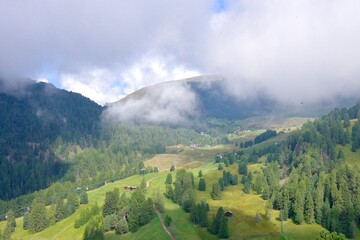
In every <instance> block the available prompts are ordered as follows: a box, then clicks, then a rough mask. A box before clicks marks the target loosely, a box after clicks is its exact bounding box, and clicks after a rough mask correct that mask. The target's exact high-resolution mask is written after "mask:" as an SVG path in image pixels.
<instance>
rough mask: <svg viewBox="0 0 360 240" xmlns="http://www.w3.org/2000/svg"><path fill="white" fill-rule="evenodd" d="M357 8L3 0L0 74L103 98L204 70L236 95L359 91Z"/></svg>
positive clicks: (324, 2)
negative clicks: (256, 90)
mask: <svg viewBox="0 0 360 240" xmlns="http://www.w3.org/2000/svg"><path fill="white" fill-rule="evenodd" d="M359 12H360V1H358V0H317V1H313V0H298V1H296V0H293V1H289V0H277V1H276V0H266V1H263V0H261V1H260V0H248V1H241V0H236V1H235V0H234V1H231V0H228V1H227V0H222V1H218V0H196V1H193V0H182V1H176V2H175V1H166V0H152V1H140V0H131V1H118V0H106V1H104V0H101V1H100V0H77V1H74V0H12V1H8V0H0V32H1V38H0V75H1V76H2V77H3V78H8V79H11V77H9V76H22V77H30V78H33V79H36V80H39V81H49V82H51V83H54V84H55V85H56V86H57V87H60V88H65V89H67V90H72V91H76V92H80V93H81V94H83V95H85V96H87V97H89V98H91V99H93V100H94V101H96V102H98V103H100V104H104V103H106V102H113V101H116V100H118V99H119V98H121V97H122V96H124V95H126V94H129V93H131V92H133V91H134V90H137V89H139V88H141V87H143V86H146V85H149V84H154V83H157V82H161V81H166V80H173V79H181V78H186V77H191V76H195V75H200V74H221V75H223V76H224V77H225V79H226V82H225V83H224V84H225V85H226V86H227V88H228V89H229V91H230V92H231V93H233V94H235V95H238V96H244V95H246V94H248V92H249V91H251V89H253V88H254V87H260V88H262V89H265V90H266V91H269V92H270V93H272V94H273V95H275V96H277V97H278V98H279V99H280V100H286V101H290V100H292V101H299V100H301V101H302V100H308V99H317V98H326V97H329V96H332V95H334V94H338V93H341V92H342V93H347V94H357V93H359V90H360V47H359V44H360V14H359Z"/></svg>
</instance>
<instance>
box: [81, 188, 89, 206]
mask: <svg viewBox="0 0 360 240" xmlns="http://www.w3.org/2000/svg"><path fill="white" fill-rule="evenodd" d="M88 203H89V199H88V194H87V192H86V191H82V192H81V194H80V204H88Z"/></svg>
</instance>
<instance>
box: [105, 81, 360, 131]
mask: <svg viewBox="0 0 360 240" xmlns="http://www.w3.org/2000/svg"><path fill="white" fill-rule="evenodd" d="M224 81H225V79H224V78H223V77H221V76H198V77H193V78H188V79H183V80H178V81H169V82H162V83H158V84H155V85H151V86H147V87H144V88H142V89H139V90H138V91H135V92H134V93H132V94H129V95H128V96H126V97H125V98H123V99H121V100H119V101H117V102H115V103H112V104H109V105H107V106H106V109H105V111H104V116H105V119H108V120H110V121H121V122H136V123H155V124H167V125H187V126H189V125H190V126H193V123H194V120H200V121H202V120H204V119H208V118H216V119H226V120H240V119H245V118H250V117H256V116H269V115H276V116H278V115H284V116H303V117H319V116H321V115H322V114H325V113H326V112H329V111H330V110H331V109H333V108H335V107H339V106H341V107H349V106H351V105H353V104H354V103H355V102H356V100H357V99H354V97H349V96H331V98H329V99H323V100H317V101H312V102H306V101H305V102H299V103H297V104H296V103H292V104H290V103H286V102H280V101H279V100H277V99H276V98H275V97H273V96H271V95H270V94H268V93H267V92H266V91H263V90H260V89H258V90H256V89H253V90H252V91H253V92H251V93H246V94H244V96H239V95H240V94H237V96H235V95H234V94H232V93H230V92H231V91H229V89H227V88H226V83H225V82H224ZM284 91H285V90H284Z"/></svg>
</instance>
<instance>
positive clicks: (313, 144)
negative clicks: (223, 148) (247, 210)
mask: <svg viewBox="0 0 360 240" xmlns="http://www.w3.org/2000/svg"><path fill="white" fill-rule="evenodd" d="M359 109H360V103H358V104H357V105H355V106H354V107H352V108H350V109H345V108H342V109H335V110H334V111H332V112H330V113H329V114H328V115H326V116H324V117H322V118H320V119H318V120H316V121H314V122H309V123H307V124H305V125H304V126H303V127H302V129H301V130H300V131H298V132H296V133H294V134H292V135H291V136H290V137H289V138H288V140H287V141H285V142H283V143H280V144H270V145H267V146H266V147H264V148H262V149H260V150H257V151H255V152H251V154H250V155H254V154H256V155H257V156H258V157H262V156H266V159H267V165H266V167H265V168H263V170H262V172H260V173H256V174H254V175H252V173H251V172H250V173H247V171H244V170H243V171H242V172H241V173H246V174H248V177H247V178H245V183H246V184H247V185H248V186H252V188H253V190H254V191H255V192H257V193H259V194H261V196H262V198H263V199H265V200H268V203H269V204H270V206H271V207H272V208H273V209H276V210H280V216H279V218H280V219H282V220H287V219H288V218H291V219H292V220H293V221H294V222H295V223H296V224H302V223H314V222H316V223H318V224H321V225H322V226H323V227H325V228H326V229H328V230H330V231H336V232H339V233H343V234H345V235H346V236H347V237H349V238H353V237H354V236H355V231H356V228H357V227H358V226H359V225H360V175H359V172H360V171H359V169H358V167H350V166H348V165H347V163H349V162H345V155H344V147H348V146H349V145H351V146H352V147H351V148H352V151H358V148H359V136H360V131H359V124H360V122H359V120H360V112H359ZM257 159H258V158H255V161H258V160H257ZM253 161H254V158H242V160H240V166H242V165H241V163H245V164H247V163H248V162H253ZM239 170H240V169H239ZM249 174H250V175H251V176H250V175H249Z"/></svg>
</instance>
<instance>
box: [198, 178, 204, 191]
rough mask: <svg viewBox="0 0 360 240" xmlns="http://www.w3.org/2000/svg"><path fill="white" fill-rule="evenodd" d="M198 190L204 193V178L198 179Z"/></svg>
mask: <svg viewBox="0 0 360 240" xmlns="http://www.w3.org/2000/svg"><path fill="white" fill-rule="evenodd" d="M198 189H199V191H206V181H205V179H204V178H200V180H199V185H198Z"/></svg>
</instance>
